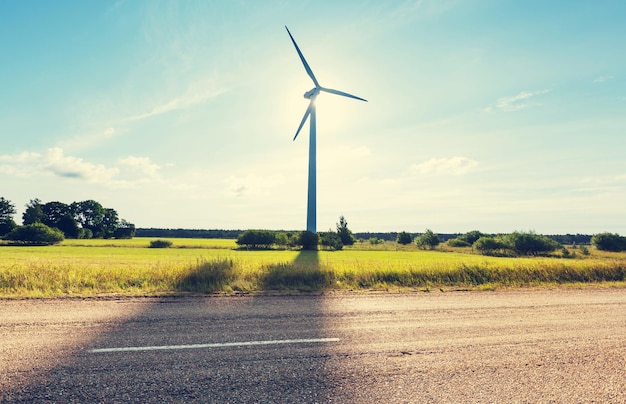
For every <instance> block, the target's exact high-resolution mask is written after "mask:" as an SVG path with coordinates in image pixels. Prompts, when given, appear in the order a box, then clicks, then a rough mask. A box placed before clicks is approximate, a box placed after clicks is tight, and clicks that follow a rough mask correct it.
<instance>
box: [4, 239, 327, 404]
mask: <svg viewBox="0 0 626 404" xmlns="http://www.w3.org/2000/svg"><path fill="white" fill-rule="evenodd" d="M294 266H296V267H299V268H301V269H302V268H304V269H305V271H304V272H303V273H304V274H305V275H304V276H302V275H299V276H298V277H295V276H294V278H293V279H291V280H289V277H288V276H287V277H286V278H285V275H286V272H285V271H289V269H290V268H293V267H294ZM301 273H302V271H301ZM279 275H280V276H279ZM190 276H197V274H195V275H190ZM324 276H325V275H324V271H323V270H322V268H321V267H320V263H319V255H318V253H317V252H316V251H303V252H301V253H300V254H299V255H298V256H297V258H296V259H295V260H294V262H293V263H291V264H284V265H276V266H271V267H269V270H268V273H267V276H266V278H265V281H264V282H265V283H264V286H265V288H266V289H268V290H273V289H275V288H274V286H277V288H278V289H280V288H281V287H280V285H277V284H276V282H278V279H279V278H280V279H283V281H282V282H285V281H284V280H285V279H287V282H292V285H291V286H292V287H295V288H296V289H301V290H310V291H315V290H319V289H321V288H322V287H323V285H324V282H326V280H325V279H324ZM186 281H187V282H193V281H194V280H193V279H187V280H186ZM307 288H308V289H307ZM323 300H324V297H323V296H322V295H320V294H318V293H304V294H302V293H300V294H291V295H285V294H281V293H271V292H270V293H267V294H259V295H250V294H242V295H238V296H229V297H219V296H194V297H162V298H119V299H115V298H109V299H84V300H80V299H67V302H64V303H60V307H61V310H76V309H77V308H80V307H82V305H90V306H93V310H94V313H93V314H85V318H84V319H77V320H69V321H58V320H55V319H53V318H51V319H49V322H45V323H44V324H43V325H41V327H42V328H41V329H39V330H33V335H34V337H38V336H39V338H46V334H47V333H53V332H54V330H53V329H51V328H50V327H51V324H53V325H54V324H56V326H57V327H69V328H72V330H71V333H72V334H73V335H75V337H76V338H74V339H73V341H67V343H66V349H65V350H62V351H60V353H59V352H58V353H54V352H52V353H48V354H47V355H52V356H54V355H57V356H56V357H55V359H54V360H53V361H52V362H51V363H53V365H51V366H50V365H48V366H47V367H46V366H43V367H42V368H40V367H39V365H41V364H37V363H36V364H35V369H30V370H29V373H28V374H29V376H28V380H27V381H26V382H25V383H23V384H20V385H17V386H16V385H11V383H10V377H11V376H10V375H9V376H8V377H9V383H7V384H3V385H8V386H9V387H8V390H7V391H2V392H1V394H0V401H2V402H31V401H53V402H156V401H163V402H189V401H200V402H327V401H331V400H332V399H333V397H334V392H333V385H334V382H333V380H329V377H328V375H330V374H331V373H332V372H329V369H328V368H329V366H330V365H329V364H328V360H329V358H330V357H331V353H330V352H329V350H328V346H329V344H333V340H334V336H333V335H327V334H326V332H325V326H324V321H325V312H324V305H323ZM51 315H52V314H51ZM52 327H53V328H54V326H52ZM65 331H68V330H67V329H66V330H65ZM77 341H78V342H77ZM67 344H72V346H71V347H67ZM103 349H104V351H103ZM106 349H109V350H108V351H107V350H106ZM94 350H95V351H94ZM26 355H29V354H28V353H26ZM40 359H43V358H39V357H38V358H36V359H35V360H36V361H38V360H40Z"/></svg>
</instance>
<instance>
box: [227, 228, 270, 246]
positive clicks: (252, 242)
mask: <svg viewBox="0 0 626 404" xmlns="http://www.w3.org/2000/svg"><path fill="white" fill-rule="evenodd" d="M275 243H276V233H275V232H273V231H271V230H246V231H244V232H243V233H242V234H240V235H239V237H238V238H237V245H241V246H246V247H248V248H254V249H256V248H270V247H271V246H272V244H275Z"/></svg>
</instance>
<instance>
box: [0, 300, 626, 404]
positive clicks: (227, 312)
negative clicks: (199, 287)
mask: <svg viewBox="0 0 626 404" xmlns="http://www.w3.org/2000/svg"><path fill="white" fill-rule="evenodd" d="M0 338H1V339H0V344H1V345H0V364H1V366H0V402H32V401H35V402H41V401H50V402H194V401H196V402H220V403H223V402H230V403H239V402H263V403H270V402H291V403H296V402H297V403H306V402H335V403H343V402H346V403H347V402H364V403H374V402H378V403H381V402H384V403H391V402H394V403H402V402H407V403H408V402H412V403H422V402H533V403H534V402H568V403H570V402H614V403H619V402H622V403H623V402H626V290H624V289H582V290H564V289H558V290H516V291H498V292H445V293H441V292H436V293H435V292H433V293H423V292H419V293H409V294H383V293H364V294H350V293H341V294H326V295H298V296H233V297H184V298H180V297H179V298H119V299H115V298H107V299H98V298H90V299H51V300H21V301H12V300H0Z"/></svg>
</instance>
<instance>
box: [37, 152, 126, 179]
mask: <svg viewBox="0 0 626 404" xmlns="http://www.w3.org/2000/svg"><path fill="white" fill-rule="evenodd" d="M40 165H41V167H42V168H43V169H44V170H47V171H50V172H52V173H53V174H55V175H57V176H59V177H66V178H77V179H83V180H86V181H88V182H97V183H111V181H112V180H113V178H114V177H115V176H116V175H117V174H118V173H119V169H117V168H107V167H105V166H104V165H102V164H93V163H89V162H86V161H84V160H83V159H82V158H80V157H74V156H66V155H65V154H64V152H63V149H61V148H58V147H54V148H51V149H48V150H47V151H46V153H44V154H43V155H42V158H41V161H40Z"/></svg>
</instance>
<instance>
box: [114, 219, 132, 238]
mask: <svg viewBox="0 0 626 404" xmlns="http://www.w3.org/2000/svg"><path fill="white" fill-rule="evenodd" d="M135 232H136V229H135V225H134V224H132V223H130V222H128V221H126V220H125V219H122V220H120V223H119V225H118V226H117V229H115V232H114V233H113V237H115V238H133V237H135Z"/></svg>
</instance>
